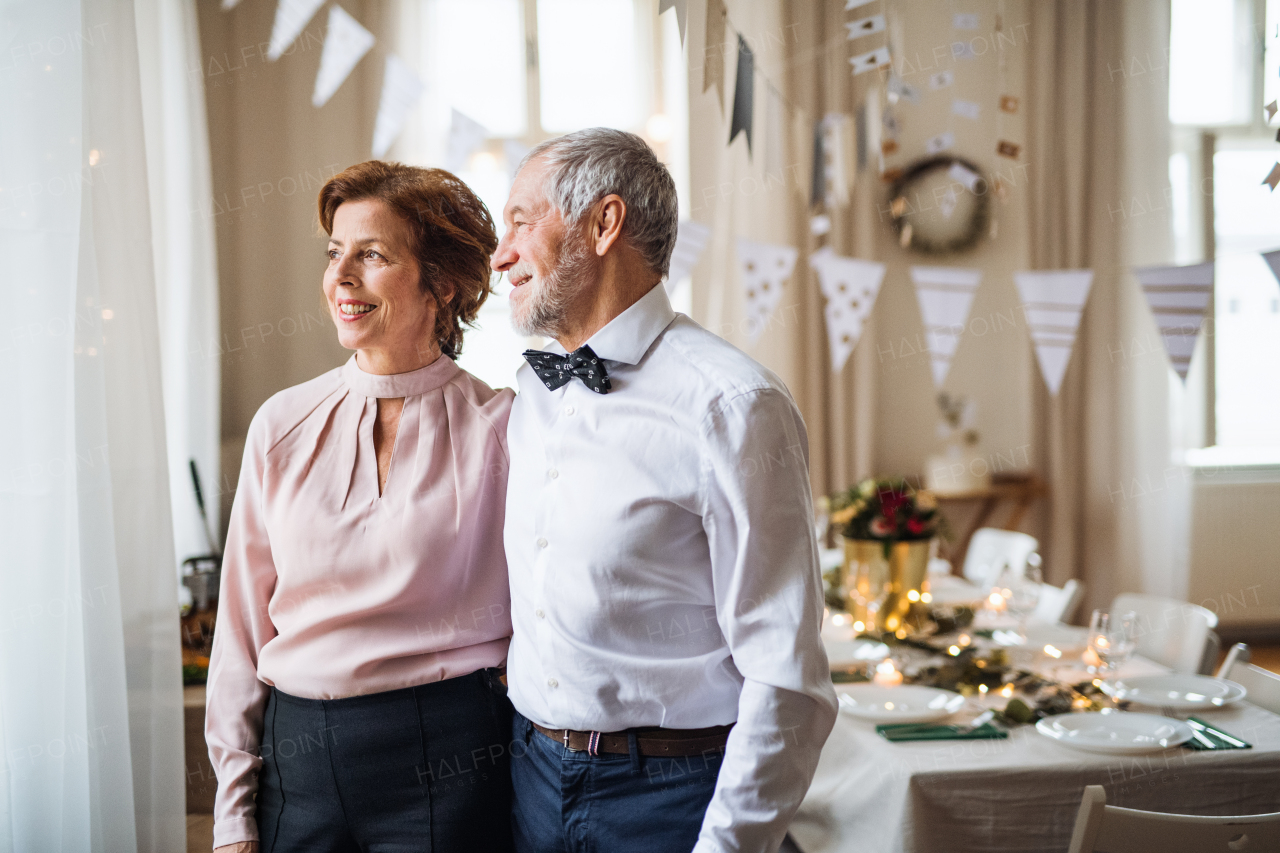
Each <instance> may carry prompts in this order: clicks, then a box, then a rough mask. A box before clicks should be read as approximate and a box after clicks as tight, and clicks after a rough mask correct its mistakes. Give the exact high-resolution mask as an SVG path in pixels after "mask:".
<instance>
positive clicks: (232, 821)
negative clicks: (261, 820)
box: [213, 817, 258, 850]
mask: <svg viewBox="0 0 1280 853" xmlns="http://www.w3.org/2000/svg"><path fill="white" fill-rule="evenodd" d="M257 840H258V821H257V820H255V819H254V818H251V817H237V818H228V819H227V820H219V821H215V822H214V824H213V848H214V849H215V850H216V849H218V848H219V847H224V846H226V845H228V844H235V843H236V842H238V841H257Z"/></svg>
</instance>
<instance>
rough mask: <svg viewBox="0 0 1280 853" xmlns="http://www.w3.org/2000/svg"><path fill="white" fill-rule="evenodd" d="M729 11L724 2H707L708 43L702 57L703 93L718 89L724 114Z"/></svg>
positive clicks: (711, 0)
mask: <svg viewBox="0 0 1280 853" xmlns="http://www.w3.org/2000/svg"><path fill="white" fill-rule="evenodd" d="M728 19H729V10H728V9H726V8H725V6H724V0H708V2H707V43H706V46H705V48H704V49H703V57H702V91H703V92H706V91H707V90H708V89H710V88H711V87H712V86H715V87H716V97H717V98H719V99H720V111H721V112H724V55H723V54H722V53H721V51H722V50H724V31H725V25H726V24H727V23H728Z"/></svg>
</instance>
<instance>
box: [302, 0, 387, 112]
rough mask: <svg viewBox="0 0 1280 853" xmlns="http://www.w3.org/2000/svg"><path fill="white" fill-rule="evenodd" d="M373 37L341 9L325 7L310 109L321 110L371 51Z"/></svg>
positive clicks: (339, 7) (338, 7)
mask: <svg viewBox="0 0 1280 853" xmlns="http://www.w3.org/2000/svg"><path fill="white" fill-rule="evenodd" d="M373 41H374V39H373V33H371V32H369V31H368V30H366V29H365V28H364V27H362V26H360V24H359V22H357V21H356V19H355V18H353V17H351V16H350V15H348V14H347V13H346V11H345V10H344V9H343V8H342V7H341V6H337V5H335V6H330V7H329V31H328V32H327V33H325V37H324V50H323V52H321V54H320V71H319V73H317V74H316V90H315V92H314V93H312V95H311V105H312V106H315V107H323V106H324V105H325V104H326V103H328V102H329V99H330V98H332V97H333V93H334V92H336V91H338V87H339V86H341V85H342V81H344V80H346V79H347V75H349V74H350V73H351V69H353V68H355V67H356V63H358V62H359V61H360V60H361V59H362V58H363V57H364V55H365V54H366V53H368V52H369V49H370V48H372V47H373Z"/></svg>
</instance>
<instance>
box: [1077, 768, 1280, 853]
mask: <svg viewBox="0 0 1280 853" xmlns="http://www.w3.org/2000/svg"><path fill="white" fill-rule="evenodd" d="M1103 850H1105V851H1106V853H1150V851H1153V850H1159V851H1160V853H1207V851H1216V850H1221V851H1223V853H1229V851H1233V850H1244V851H1247V853H1253V851H1257V853H1262V851H1264V850H1265V851H1275V850H1280V812H1273V813H1271V814H1260V815H1242V816H1239V817H1208V816H1204V815H1183V814H1165V813H1163V812H1144V811H1138V810H1137V809H1123V808H1120V807H1119V806H1109V805H1107V792H1106V789H1104V788H1103V787H1102V786H1101V785H1089V786H1088V787H1086V788H1085V789H1084V797H1083V798H1082V800H1081V802H1080V811H1079V812H1077V813H1076V826H1075V831H1074V832H1072V834H1071V846H1070V847H1069V848H1067V853H1094V851H1103Z"/></svg>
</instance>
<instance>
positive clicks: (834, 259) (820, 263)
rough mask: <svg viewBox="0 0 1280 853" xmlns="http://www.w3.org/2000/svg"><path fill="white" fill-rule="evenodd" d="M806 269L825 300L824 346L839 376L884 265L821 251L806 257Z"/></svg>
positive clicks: (859, 333) (871, 304)
mask: <svg viewBox="0 0 1280 853" xmlns="http://www.w3.org/2000/svg"><path fill="white" fill-rule="evenodd" d="M809 265H810V266H812V267H813V269H814V271H816V272H817V273H818V286H819V287H820V288H821V289H822V295H823V296H825V297H826V298H827V305H826V308H825V309H824V314H825V316H826V320H827V342H828V344H829V345H830V349H831V369H832V370H833V371H834V372H836V373H839V372H840V371H841V370H843V369H844V365H845V362H846V361H848V360H849V355H850V354H851V353H852V352H853V349H854V347H856V346H857V345H858V339H859V338H860V337H861V336H862V324H863V322H864V321H865V320H866V319H867V316H868V315H869V314H870V313H871V309H872V308H873V307H874V306H875V304H876V294H877V293H879V292H880V283H881V282H882V281H884V270H885V266H884V264H878V263H875V262H874V261H864V260H861V259H859V258H844V257H841V256H839V255H837V254H836V253H835V252H833V251H832V250H831V249H830V247H824V248H822V249H819V250H818V251H816V252H814V253H813V254H812V255H810V256H809Z"/></svg>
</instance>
